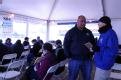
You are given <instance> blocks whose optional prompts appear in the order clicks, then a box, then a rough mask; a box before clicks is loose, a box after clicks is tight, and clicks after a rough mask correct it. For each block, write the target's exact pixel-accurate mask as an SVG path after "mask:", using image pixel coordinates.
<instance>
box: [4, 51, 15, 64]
mask: <svg viewBox="0 0 121 80" xmlns="http://www.w3.org/2000/svg"><path fill="white" fill-rule="evenodd" d="M16 57H17V54H16V53H13V54H6V55H4V56H3V58H2V62H3V60H11V61H12V60H13V59H16Z"/></svg>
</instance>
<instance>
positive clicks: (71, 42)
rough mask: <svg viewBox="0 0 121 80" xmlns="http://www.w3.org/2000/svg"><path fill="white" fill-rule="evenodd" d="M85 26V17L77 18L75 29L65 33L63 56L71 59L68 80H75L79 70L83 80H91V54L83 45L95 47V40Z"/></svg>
mask: <svg viewBox="0 0 121 80" xmlns="http://www.w3.org/2000/svg"><path fill="white" fill-rule="evenodd" d="M85 25H86V18H85V16H83V15H81V16H79V17H78V19H77V23H76V25H75V27H73V28H72V29H70V30H69V31H67V33H66V35H65V38H64V54H65V56H66V58H70V59H71V60H70V61H69V66H68V68H69V76H68V80H77V77H78V74H79V71H80V70H81V73H82V77H83V80H91V70H92V69H91V68H92V54H91V52H90V50H89V49H88V48H87V47H86V46H85V44H86V43H90V44H92V45H95V39H94V36H93V34H92V32H91V31H90V30H89V29H87V28H86V27H85Z"/></svg>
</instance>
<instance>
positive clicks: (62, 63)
mask: <svg viewBox="0 0 121 80" xmlns="http://www.w3.org/2000/svg"><path fill="white" fill-rule="evenodd" d="M69 60H70V59H65V60H63V61H61V62H60V63H59V67H62V66H65V64H66V63H68V62H69Z"/></svg>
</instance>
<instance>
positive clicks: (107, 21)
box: [99, 16, 111, 24]
mask: <svg viewBox="0 0 121 80" xmlns="http://www.w3.org/2000/svg"><path fill="white" fill-rule="evenodd" d="M99 22H103V23H106V24H111V19H110V18H109V17H108V16H103V17H101V18H100V19H99Z"/></svg>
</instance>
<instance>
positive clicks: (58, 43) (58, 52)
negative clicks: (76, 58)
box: [55, 39, 66, 75]
mask: <svg viewBox="0 0 121 80" xmlns="http://www.w3.org/2000/svg"><path fill="white" fill-rule="evenodd" d="M55 44H56V49H55V55H56V57H57V61H58V63H59V62H61V61H63V60H65V59H66V58H65V56H64V49H63V47H62V42H61V40H59V39H58V40H56V42H55ZM64 70H65V66H61V67H59V68H58V69H57V71H56V72H55V75H58V74H60V73H62V72H63V71H64Z"/></svg>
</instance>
